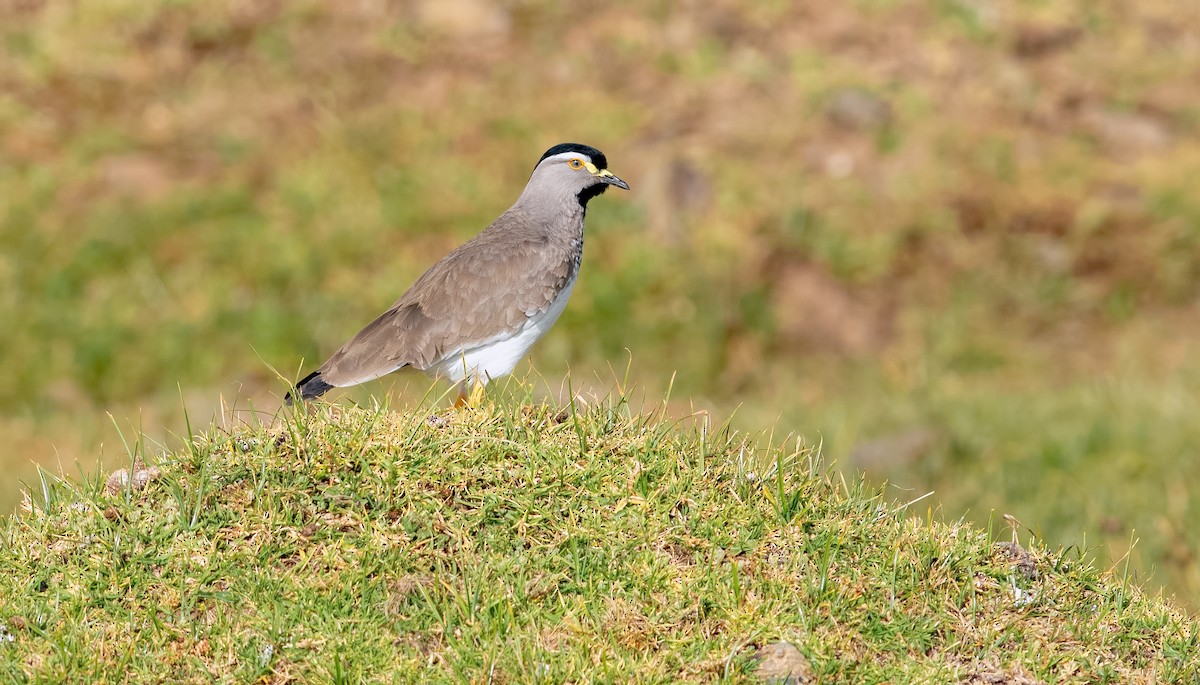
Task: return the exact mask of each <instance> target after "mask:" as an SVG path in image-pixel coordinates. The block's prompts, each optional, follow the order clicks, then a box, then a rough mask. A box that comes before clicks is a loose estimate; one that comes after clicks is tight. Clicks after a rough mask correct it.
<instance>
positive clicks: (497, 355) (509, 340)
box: [426, 280, 575, 384]
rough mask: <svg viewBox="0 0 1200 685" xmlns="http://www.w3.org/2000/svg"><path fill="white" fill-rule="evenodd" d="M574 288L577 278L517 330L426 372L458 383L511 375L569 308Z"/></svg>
mask: <svg viewBox="0 0 1200 685" xmlns="http://www.w3.org/2000/svg"><path fill="white" fill-rule="evenodd" d="M574 287H575V281H574V280H572V281H571V282H569V283H567V287H565V288H563V289H562V291H561V292H559V293H558V297H556V298H554V301H553V302H551V303H550V306H549V307H547V308H546V309H544V310H542V311H541V312H536V313H533V315H532V316H530V317H529V320H528V321H526V322H525V324H524V325H523V326H521V327H520V328H518V329H517V330H516V331H514V332H512V333H505V334H503V335H498V336H496V337H495V338H492V339H491V340H489V341H487V342H485V343H483V344H480V345H476V346H474V347H470V348H466V349H463V350H459V351H457V352H455V353H454V354H452V355H450V356H448V357H446V358H445V359H443V360H442V361H440V362H438V363H437V364H435V365H434V366H432V367H430V368H429V370H428V371H427V372H426V373H430V374H434V375H436V376H437V377H439V378H445V379H447V380H450V381H452V382H454V383H458V382H460V381H462V380H463V379H467V378H469V379H471V380H472V381H473V382H477V383H483V384H487V382H488V381H489V380H492V379H494V378H499V377H500V376H507V375H508V374H510V373H512V370H513V369H514V368H516V366H517V362H519V361H521V358H522V357H524V356H525V353H526V352H528V351H529V348H530V347H533V344H534V343H535V342H537V341H538V339H540V338H541V337H542V336H543V335H545V334H546V332H547V331H549V330H550V328H551V327H552V326H553V325H554V322H555V321H558V317H559V316H560V315H561V314H562V313H563V310H564V309H566V308H567V300H569V299H570V298H571V289H572V288H574Z"/></svg>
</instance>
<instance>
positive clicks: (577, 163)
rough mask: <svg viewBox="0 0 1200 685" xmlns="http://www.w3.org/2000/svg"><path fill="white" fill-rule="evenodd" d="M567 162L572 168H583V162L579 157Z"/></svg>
mask: <svg viewBox="0 0 1200 685" xmlns="http://www.w3.org/2000/svg"><path fill="white" fill-rule="evenodd" d="M567 164H570V165H571V168H572V169H581V168H583V162H582V161H580V160H579V159H572V160H571V161H569V162H567Z"/></svg>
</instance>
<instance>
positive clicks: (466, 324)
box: [285, 143, 629, 406]
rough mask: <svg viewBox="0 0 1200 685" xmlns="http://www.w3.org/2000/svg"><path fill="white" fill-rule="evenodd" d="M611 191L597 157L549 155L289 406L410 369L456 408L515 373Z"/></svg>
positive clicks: (587, 152) (616, 181)
mask: <svg viewBox="0 0 1200 685" xmlns="http://www.w3.org/2000/svg"><path fill="white" fill-rule="evenodd" d="M610 187H617V188H621V189H622V190H629V184H628V183H626V182H625V181H622V180H621V179H620V178H619V177H617V176H616V175H615V174H613V173H612V172H611V171H609V170H608V159H607V158H606V157H605V156H604V153H603V152H601V151H599V150H597V149H596V148H594V147H591V146H589V145H582V144H580V143H561V144H559V145H555V146H553V147H551V148H550V149H548V150H546V152H545V153H544V154H543V155H542V157H541V159H539V160H538V162H537V164H536V165H534V168H533V173H532V174H531V175H530V177H529V181H528V182H527V183H526V185H525V189H524V190H523V191H522V192H521V194H520V196H519V197H518V198H517V200H516V202H514V203H513V205H512V206H511V207H509V208H508V209H507V210H506V211H505V212H504V213H503V214H501V215H500V216H499V217H498V218H497V219H496V220H495V221H493V222H492V223H491V224H490V225H489V226H488V227H487V228H485V229H483V231H481V232H480V233H478V234H477V235H475V237H473V238H471V239H470V240H468V241H467V242H466V243H463V244H462V245H461V246H459V247H458V248H456V249H455V250H454V251H452V252H450V253H449V254H448V255H446V256H445V257H443V258H442V259H441V260H440V261H438V262H437V263H436V264H434V265H433V266H432V267H430V268H429V270H428V271H426V272H425V273H424V274H423V275H421V277H420V278H418V279H417V280H416V281H415V282H414V283H413V284H412V286H411V287H409V289H408V290H407V291H406V292H405V293H404V294H403V295H401V296H400V299H399V300H396V303H395V304H393V305H392V306H391V307H389V308H388V310H387V311H385V312H384V313H383V314H380V315H379V317H377V318H376V319H375V320H374V321H372V322H371V323H369V324H367V325H366V326H365V327H364V328H363V329H362V330H361V331H359V332H358V333H357V334H356V335H355V336H354V337H353V338H351V339H350V340H349V342H347V343H346V344H344V345H342V346H341V348H339V349H338V350H337V351H336V352H334V353H333V355H332V356H331V357H329V359H328V360H326V361H325V363H324V364H322V365H321V366H320V367H319V368H317V370H315V371H313V372H312V373H310V374H308V375H307V376H305V377H304V378H303V379H301V380H300V381H299V382H298V383H296V385H295V388H293V389H292V390H291V391H290V392H289V393H288V394H287V396H286V398H285V402H286V404H288V405H291V404H292V403H293V401H294V399H295V398H297V397H298V398H300V399H302V400H312V399H315V398H317V397H320V396H321V395H322V394H324V393H326V392H328V391H329V390H331V389H333V388H345V387H350V386H354V385H358V384H360V383H366V382H367V381H371V380H374V379H376V378H379V377H381V376H385V375H387V374H390V373H392V372H394V371H398V370H400V369H403V368H405V367H412V368H414V369H417V370H420V371H423V372H425V373H426V374H429V375H431V376H433V377H435V378H442V379H446V380H449V381H450V382H452V383H454V384H455V387H456V389H457V390H458V399H457V401H456V403H455V404H456V406H461V405H462V404H464V403H465V401H466V398H467V396H468V393H469V392H470V391H471V390H473V389H476V388H478V389H480V390H482V388H483V386H485V385H486V384H487V383H488V381H491V380H494V379H496V378H499V377H501V376H504V375H507V374H509V373H511V372H512V370H513V368H515V367H516V365H517V362H519V361H520V360H521V358H523V357H524V356H525V353H526V352H528V351H529V348H530V347H532V346H533V344H534V343H535V342H537V341H538V339H539V338H541V337H542V336H543V335H545V334H546V332H547V331H549V330H550V328H551V326H553V325H554V322H555V321H557V320H558V317H559V315H561V314H562V312H563V310H564V309H565V308H566V305H567V300H568V298H570V296H571V290H572V289H573V288H574V287H575V281H576V279H577V278H578V276H579V267H580V262H581V261H582V259H583V222H584V217H585V216H586V214H587V207H588V202H589V201H590V200H592V199H594V198H595V197H597V196H599V195H601V194H603V193H604V191H605V190H607V189H608V188H610Z"/></svg>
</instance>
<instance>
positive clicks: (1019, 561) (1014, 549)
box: [996, 542, 1042, 580]
mask: <svg viewBox="0 0 1200 685" xmlns="http://www.w3.org/2000/svg"><path fill="white" fill-rule="evenodd" d="M996 547H997V548H999V549H1000V550H1001V551H1003V552H1004V553H1006V554H1007V555H1008V560H1009V562H1011V563H1012V564H1013V568H1014V569H1016V571H1017V573H1020V574H1021V576H1022V577H1024V578H1026V579H1028V580H1037V579H1038V578H1040V577H1041V575H1042V574H1041V573H1040V572H1039V571H1038V569H1037V563H1036V562H1034V560H1033V555H1032V554H1030V553H1029V552H1027V551H1026V550H1025V548H1024V547H1022V546H1020V545H1018V544H1017V543H1015V542H998V543H996Z"/></svg>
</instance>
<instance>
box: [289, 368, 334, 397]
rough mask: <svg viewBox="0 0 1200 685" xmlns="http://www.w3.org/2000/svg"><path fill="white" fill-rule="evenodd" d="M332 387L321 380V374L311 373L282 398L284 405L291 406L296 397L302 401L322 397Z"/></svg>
mask: <svg viewBox="0 0 1200 685" xmlns="http://www.w3.org/2000/svg"><path fill="white" fill-rule="evenodd" d="M332 389H333V386H332V385H330V384H328V383H326V382H325V381H323V380H321V374H320V372H318V371H313V372H312V373H310V374H308V375H307V376H305V377H304V378H303V380H301V381H300V382H299V383H297V384H296V389H295V390H293V391H292V392H289V393H288V394H287V395H286V396H285V397H284V398H283V402H284V404H286V405H288V406H291V404H292V403H293V402H295V401H296V396H297V395H299V397H300V399H302V400H313V399H316V398H318V397H320V396H321V395H324V394H325V393H326V392H328V391H329V390H332Z"/></svg>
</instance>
